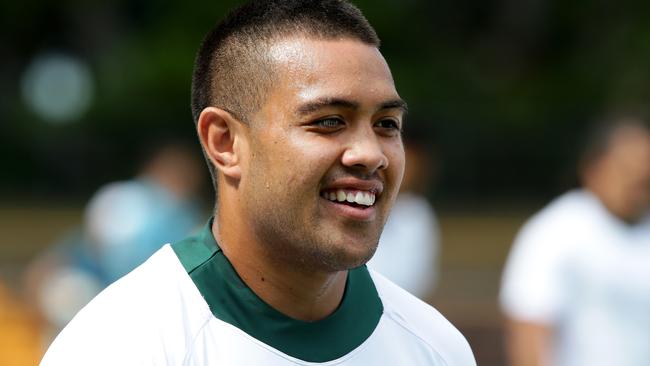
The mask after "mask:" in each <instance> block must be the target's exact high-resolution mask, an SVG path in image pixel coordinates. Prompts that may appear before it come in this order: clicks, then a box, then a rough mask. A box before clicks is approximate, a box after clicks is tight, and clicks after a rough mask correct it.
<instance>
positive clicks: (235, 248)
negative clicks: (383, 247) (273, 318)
mask: <svg viewBox="0 0 650 366" xmlns="http://www.w3.org/2000/svg"><path fill="white" fill-rule="evenodd" d="M222 218H223V216H222ZM222 218H221V219H220V218H219V217H218V216H217V217H216V218H215V222H214V224H213V227H212V233H213V235H214V237H215V238H216V239H217V242H218V243H219V246H220V247H221V250H222V251H223V253H224V255H225V256H226V258H228V260H229V261H230V263H231V264H232V266H233V267H234V268H235V271H237V274H238V275H239V277H241V279H242V280H243V281H244V283H246V285H247V286H248V287H249V288H250V289H251V290H252V291H253V292H254V293H255V294H256V295H257V296H259V297H260V298H261V299H262V300H264V302H266V303H267V304H269V305H270V306H271V307H273V308H274V309H276V310H278V311H279V312H281V313H283V314H285V315H287V316H288V317H291V318H294V319H298V320H303V321H317V320H320V319H323V318H325V317H327V316H328V315H330V314H332V313H333V312H334V311H335V310H336V309H337V308H338V306H339V304H340V303H341V300H342V299H343V293H344V291H345V284H346V280H347V271H339V272H331V273H330V272H318V271H310V270H306V269H303V268H298V267H296V266H294V265H291V264H289V263H283V262H282V261H281V260H280V259H277V258H274V257H273V256H270V255H269V253H268V251H265V250H264V249H263V246H262V245H260V244H259V243H257V242H256V240H255V239H254V238H253V237H252V236H251V233H250V232H245V233H242V231H240V230H237V227H238V225H237V224H234V223H232V222H227V221H228V220H223V219H222ZM224 221H226V222H224Z"/></svg>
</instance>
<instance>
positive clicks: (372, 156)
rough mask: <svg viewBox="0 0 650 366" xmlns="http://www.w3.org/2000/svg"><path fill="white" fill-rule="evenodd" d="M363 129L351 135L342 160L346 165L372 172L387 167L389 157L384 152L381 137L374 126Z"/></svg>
mask: <svg viewBox="0 0 650 366" xmlns="http://www.w3.org/2000/svg"><path fill="white" fill-rule="evenodd" d="M361 130H362V131H358V133H355V134H354V135H353V136H351V137H350V140H349V142H348V146H347V148H346V150H345V152H344V153H343V157H342V159H341V162H342V163H343V165H344V166H346V167H351V168H357V169H362V170H365V171H366V172H367V173H370V174H372V173H374V172H376V171H377V170H380V169H386V168H387V167H388V158H387V157H386V154H384V151H383V149H382V146H381V142H380V140H379V137H378V136H377V135H376V134H375V133H374V131H373V130H372V127H370V128H367V129H365V128H362V129H361Z"/></svg>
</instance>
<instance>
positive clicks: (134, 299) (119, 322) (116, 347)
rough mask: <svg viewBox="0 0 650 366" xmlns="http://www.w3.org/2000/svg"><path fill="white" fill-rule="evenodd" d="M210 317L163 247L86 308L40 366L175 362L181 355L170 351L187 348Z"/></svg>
mask: <svg viewBox="0 0 650 366" xmlns="http://www.w3.org/2000/svg"><path fill="white" fill-rule="evenodd" d="M209 316H210V310H209V308H208V307H207V304H205V302H204V301H203V300H202V297H201V295H200V294H199V292H198V290H197V289H196V288H195V287H194V286H193V284H192V281H191V279H190V278H189V277H188V276H187V275H186V273H185V270H184V268H183V266H182V265H181V264H180V262H179V261H178V259H177V258H176V256H175V254H174V252H173V250H172V249H171V247H170V246H169V245H166V246H164V247H163V248H161V249H160V250H159V251H158V252H156V253H155V254H154V255H153V256H152V257H151V258H149V259H148V260H147V261H146V262H145V263H143V264H142V265H141V266H139V267H138V268H136V269H135V270H133V271H132V272H131V273H129V274H128V275H126V276H124V277H123V278H121V279H120V280H118V281H116V282H115V283H114V284H112V285H110V286H109V287H107V288H106V289H105V290H104V291H102V292H101V293H100V294H99V295H97V297H95V298H94V299H93V300H92V301H91V302H90V303H89V304H88V305H86V306H85V307H84V308H83V309H82V310H81V311H80V312H79V313H78V314H77V315H76V316H75V317H74V319H73V320H72V321H71V322H70V323H69V324H68V325H67V326H66V327H65V328H64V329H63V331H62V332H61V333H60V334H59V335H58V336H57V338H56V339H55V341H54V342H53V343H52V345H51V346H50V348H49V349H48V352H47V354H46V356H45V358H44V359H43V363H42V365H55V364H63V363H65V364H73V365H76V364H83V363H84V362H88V360H90V359H92V357H93V356H92V355H93V354H94V353H97V355H98V356H97V357H106V359H107V360H111V361H114V362H126V360H129V359H131V360H130V361H128V362H126V363H122V364H138V363H137V360H138V359H139V357H148V358H149V359H152V358H155V357H162V358H164V359H168V358H169V357H170V355H173V357H177V355H178V354H181V355H182V354H183V352H172V351H178V349H179V348H184V347H186V345H187V344H188V343H190V342H191V341H192V339H193V337H194V335H195V334H196V333H197V332H198V331H199V329H200V327H201V326H202V324H203V323H204V322H205V321H207V319H208V318H209ZM79 344H83V345H84V347H83V349H79V347H78V345H79ZM109 345H110V346H109ZM73 350H74V351H73ZM107 352H109V353H110V355H106V353H107ZM99 355H101V356H99ZM102 362H103V361H102ZM102 362H100V363H99V364H109V363H102ZM107 362H108V361H107Z"/></svg>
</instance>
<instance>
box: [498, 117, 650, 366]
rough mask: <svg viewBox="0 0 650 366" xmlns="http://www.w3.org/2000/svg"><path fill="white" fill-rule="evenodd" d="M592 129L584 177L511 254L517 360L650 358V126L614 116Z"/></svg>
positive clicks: (511, 344)
mask: <svg viewBox="0 0 650 366" xmlns="http://www.w3.org/2000/svg"><path fill="white" fill-rule="evenodd" d="M589 136H590V137H589V138H588V139H587V143H586V145H585V149H584V151H583V153H582V157H581V159H580V161H579V164H578V171H579V178H580V181H581V185H582V187H581V188H580V189H575V190H572V191H569V192H567V193H565V194H564V195H562V196H560V197H558V198H557V199H555V200H554V201H553V202H551V203H550V204H549V205H548V206H546V207H545V208H544V209H543V210H542V211H540V212H539V213H538V214H536V215H535V216H533V217H532V218H531V219H530V220H529V221H528V222H527V223H526V224H525V225H524V226H523V228H522V229H521V231H520V232H519V234H518V236H517V238H516V240H515V242H514V245H513V248H512V250H511V253H510V256H509V259H508V261H507V264H506V267H505V270H504V274H503V281H502V288H501V295H500V300H501V306H502V309H503V311H504V313H505V315H506V318H507V324H506V329H507V348H508V353H509V356H510V360H511V364H512V365H516V366H528V365H530V366H538V365H552V366H587V365H589V366H599V365H617V366H644V365H650V310H649V309H650V128H649V127H648V123H647V120H642V119H640V118H637V117H623V118H613V119H611V120H606V121H605V122H603V123H601V124H599V125H598V126H597V127H596V128H595V129H594V130H593V131H592V132H591V133H590V135H589Z"/></svg>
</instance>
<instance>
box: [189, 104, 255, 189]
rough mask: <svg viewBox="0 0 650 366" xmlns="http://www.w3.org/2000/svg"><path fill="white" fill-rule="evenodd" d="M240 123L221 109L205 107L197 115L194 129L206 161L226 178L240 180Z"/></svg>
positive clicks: (241, 138)
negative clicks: (206, 158)
mask: <svg viewBox="0 0 650 366" xmlns="http://www.w3.org/2000/svg"><path fill="white" fill-rule="evenodd" d="M242 127H243V126H242V123H241V122H240V121H238V120H237V119H235V118H234V117H233V116H232V115H231V114H230V113H228V112H226V111H224V110H223V109H219V108H215V107H207V108H205V109H204V110H203V111H201V114H200V115H199V120H198V121H197V124H196V129H197V132H198V135H199V140H201V145H202V146H203V150H204V151H205V154H206V155H207V156H208V159H210V161H212V164H214V166H215V167H216V168H217V169H218V170H219V171H220V172H222V173H223V174H224V175H225V176H226V177H227V178H230V179H235V180H239V179H241V165H240V164H241V156H240V154H241V153H242V151H240V149H239V147H241V143H242V142H243V140H244V139H245V137H244V136H243V134H244V133H245V131H244V130H243V128H242Z"/></svg>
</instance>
